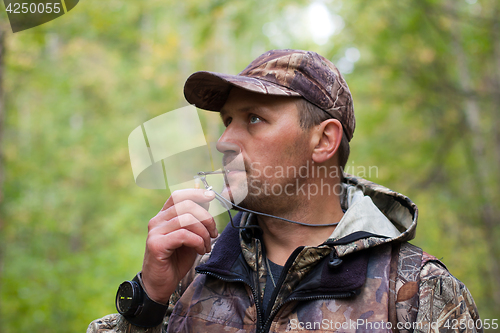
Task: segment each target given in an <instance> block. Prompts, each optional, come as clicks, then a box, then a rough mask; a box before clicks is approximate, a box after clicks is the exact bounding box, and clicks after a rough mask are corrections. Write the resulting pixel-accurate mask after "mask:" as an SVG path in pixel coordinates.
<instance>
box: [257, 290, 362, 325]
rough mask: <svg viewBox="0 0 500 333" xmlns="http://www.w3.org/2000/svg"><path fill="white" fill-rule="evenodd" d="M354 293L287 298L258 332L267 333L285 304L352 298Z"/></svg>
mask: <svg viewBox="0 0 500 333" xmlns="http://www.w3.org/2000/svg"><path fill="white" fill-rule="evenodd" d="M355 295H356V292H355V291H348V292H345V293H339V294H334V295H324V296H305V297H292V298H287V299H286V300H285V301H284V302H283V303H281V304H280V305H279V306H278V307H277V308H276V309H275V310H274V311H273V312H271V314H270V315H269V317H268V318H267V320H266V322H265V324H264V327H263V328H262V330H260V332H262V333H265V332H269V329H270V328H271V324H272V322H273V318H274V316H276V314H277V313H278V311H279V310H280V309H281V308H282V307H283V305H285V304H286V303H290V302H293V301H314V300H319V299H340V298H349V297H352V296H355Z"/></svg>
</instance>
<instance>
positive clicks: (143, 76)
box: [0, 0, 500, 333]
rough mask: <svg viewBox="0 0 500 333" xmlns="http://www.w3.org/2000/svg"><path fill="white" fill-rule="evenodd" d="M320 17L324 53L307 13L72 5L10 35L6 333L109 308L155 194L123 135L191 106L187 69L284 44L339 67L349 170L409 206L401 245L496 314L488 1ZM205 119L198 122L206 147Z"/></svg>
mask: <svg viewBox="0 0 500 333" xmlns="http://www.w3.org/2000/svg"><path fill="white" fill-rule="evenodd" d="M317 4H322V5H321V6H324V7H321V8H326V10H327V13H328V12H329V13H330V16H331V17H332V22H335V29H331V27H330V28H329V29H330V34H329V35H328V36H327V37H326V39H324V37H322V38H323V39H324V40H323V41H321V38H320V39H318V38H313V37H314V33H313V32H308V31H307V29H305V28H304V26H302V25H301V24H304V19H305V18H307V17H308V15H309V11H308V10H309V9H310V8H311V2H307V1H296V2H294V1H272V2H271V1H261V0H257V1H251V2H250V1H247V2H244V1H223V0H219V1H215V0H212V1H198V0H188V1H184V2H173V1H158V0H150V1H139V2H138V1H135V2H133V1H130V0H125V1H118V0H108V1H104V2H103V1H95V0H85V1H81V2H80V3H79V4H78V6H76V7H75V9H73V10H72V11H71V12H70V13H68V14H67V15H64V16H63V17H61V18H59V19H57V20H55V21H52V22H50V23H47V24H45V25H42V26H40V27H37V28H34V29H30V30H27V31H24V32H21V33H17V34H12V33H10V32H9V33H7V37H6V63H5V78H4V86H5V99H6V104H5V108H6V111H5V123H4V128H3V145H2V147H1V149H2V155H3V164H4V165H3V169H4V172H5V175H4V181H3V188H2V192H3V201H2V202H1V215H0V218H1V224H0V228H1V229H0V231H1V235H0V237H1V239H0V241H1V243H0V244H1V245H0V246H1V252H0V323H1V324H0V325H1V330H2V332H6V333H10V332H25V331H26V332H27V331H30V332H78V331H80V332H81V331H84V330H85V329H86V326H87V325H88V323H89V322H90V321H92V320H93V319H96V318H99V317H102V316H103V315H105V314H108V313H112V312H115V309H114V295H115V292H116V288H117V286H118V284H119V283H120V282H122V281H123V280H124V279H127V278H131V277H132V276H133V275H134V274H135V273H136V272H137V271H139V270H140V269H141V262H142V255H143V251H144V241H145V238H146V234H147V222H148V221H149V219H150V218H151V217H153V216H154V215H155V214H156V213H157V212H158V211H159V209H160V208H161V206H162V205H163V203H164V201H165V200H166V199H167V197H168V193H166V192H165V191H154V190H145V189H141V188H139V187H137V186H136V185H135V184H134V181H133V176H132V171H131V168H130V162H129V158H128V147H127V137H128V135H129V133H130V132H131V131H132V130H133V129H134V128H136V127H137V126H139V125H140V124H141V123H143V122H144V121H147V120H149V119H151V118H153V117H155V116H157V115H160V114H162V113H164V112H166V111H170V110H173V109H176V108H178V107H181V106H184V105H186V102H185V101H184V98H183V94H182V87H183V84H184V81H185V79H186V78H187V77H188V76H189V75H190V74H191V73H192V72H194V71H197V70H210V71H220V72H226V73H234V74H235V73H238V72H239V71H240V70H242V69H243V68H244V67H245V66H246V65H247V64H248V63H249V62H250V61H251V60H252V59H254V58H255V57H256V56H258V55H259V54H261V53H263V52H264V51H266V50H267V49H271V48H283V47H286V48H300V49H308V50H313V51H316V52H318V53H320V54H322V55H324V56H325V57H327V58H329V59H331V60H332V61H334V62H335V63H337V64H343V65H342V66H340V65H339V67H341V71H342V70H344V72H346V79H347V81H348V83H349V85H350V88H351V91H352V93H353V96H354V103H355V110H356V116H357V121H358V123H357V130H356V133H355V135H354V139H353V141H352V154H351V159H350V161H349V163H348V165H350V166H351V167H356V166H366V167H368V166H376V167H377V170H378V172H377V174H376V175H375V174H372V175H369V176H370V177H369V178H370V180H372V181H375V182H377V183H381V184H383V185H386V186H388V187H390V188H392V189H394V190H397V191H399V192H402V193H404V194H406V195H408V196H410V197H411V198H412V199H413V200H414V201H415V202H416V203H417V205H419V208H420V212H421V213H420V219H419V221H420V225H419V228H418V233H417V234H418V236H417V238H416V240H415V242H414V243H415V244H417V245H419V246H422V247H424V248H425V250H426V251H427V252H430V253H432V254H434V255H436V256H437V257H443V260H444V262H445V263H446V264H447V265H448V268H449V269H450V270H451V271H452V273H453V274H454V275H455V276H457V277H458V278H459V279H461V280H462V281H464V282H465V283H466V285H467V286H468V287H469V289H470V290H471V292H472V294H473V296H474V297H475V300H476V303H477V304H478V307H479V310H480V314H481V316H482V317H483V318H499V314H500V305H499V302H500V295H499V293H500V281H499V276H500V275H499V274H497V273H498V269H499V268H498V267H499V258H500V250H499V246H498V244H497V242H496V239H498V236H499V227H498V226H499V224H500V222H499V216H500V214H499V205H498V202H499V193H500V191H499V179H498V178H499V173H498V171H497V166H498V165H499V163H500V134H499V129H500V126H499V125H500V120H499V119H500V117H499V114H498V112H499V111H498V110H500V101H499V99H500V96H499V94H500V93H499V91H500V63H499V59H500V36H499V35H500V25H499V18H500V15H499V11H500V4H499V3H498V2H497V1H494V0H477V2H476V1H475V0H468V2H466V1H464V0H460V1H453V0H450V1H445V0H422V1H410V0H400V1H394V0H392V1H389V0H381V1H376V2H374V1H366V0H352V1H343V2H341V1H340V0H332V1H323V2H317V3H316V5H317ZM1 19H2V22H3V23H2V27H3V29H5V30H8V29H10V28H9V27H8V23H7V21H6V20H7V15H6V14H5V13H3V14H2V16H1ZM327 28H328V27H325V28H324V29H323V30H327ZM357 52H359V53H357ZM357 58H359V59H357ZM216 122H217V120H216V119H215V120H214V118H213V117H210V116H207V117H205V116H203V118H202V123H203V124H204V125H205V129H206V131H207V133H206V134H207V135H208V136H210V135H213V134H214V133H217V132H218V128H217V126H219V125H218V124H217V123H216ZM212 139H213V138H212ZM354 170H356V169H354ZM222 223H223V222H222Z"/></svg>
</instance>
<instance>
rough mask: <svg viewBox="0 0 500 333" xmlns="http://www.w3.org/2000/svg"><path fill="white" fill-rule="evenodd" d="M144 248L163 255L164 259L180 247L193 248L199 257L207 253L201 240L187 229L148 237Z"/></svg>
mask: <svg viewBox="0 0 500 333" xmlns="http://www.w3.org/2000/svg"><path fill="white" fill-rule="evenodd" d="M146 246H148V247H149V249H150V251H151V252H152V253H156V254H163V256H165V259H167V258H169V257H170V256H171V255H172V253H173V252H174V251H175V250H176V249H178V248H180V247H182V246H186V247H189V248H193V249H195V250H196V252H198V253H199V254H200V255H203V254H205V253H206V252H207V248H206V245H205V241H204V240H203V238H202V237H201V236H200V235H197V234H195V233H194V232H192V231H190V230H187V229H178V230H175V231H173V232H171V233H169V234H166V235H155V236H153V237H149V238H148V240H147V242H146ZM208 249H210V247H209V248H208Z"/></svg>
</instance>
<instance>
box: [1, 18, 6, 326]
mask: <svg viewBox="0 0 500 333" xmlns="http://www.w3.org/2000/svg"><path fill="white" fill-rule="evenodd" d="M5 31H6V30H5V25H4V26H0V281H1V280H2V276H3V268H4V262H3V259H4V251H5V242H4V241H3V239H2V238H3V230H4V219H3V212H2V209H1V208H2V206H3V197H4V194H3V181H4V179H5V175H4V170H5V169H4V165H3V164H4V163H3V162H4V156H3V124H4V119H5V117H4V113H5V108H4V106H5V103H4V95H3V77H4V59H5ZM1 289H2V285H1V283H0V291H1ZM1 314H2V303H1V302H0V323H1V322H2V318H1Z"/></svg>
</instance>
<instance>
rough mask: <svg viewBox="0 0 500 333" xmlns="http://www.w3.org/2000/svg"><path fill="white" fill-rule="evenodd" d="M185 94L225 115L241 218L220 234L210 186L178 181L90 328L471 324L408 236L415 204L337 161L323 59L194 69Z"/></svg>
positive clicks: (289, 56)
mask: <svg viewBox="0 0 500 333" xmlns="http://www.w3.org/2000/svg"><path fill="white" fill-rule="evenodd" d="M185 96H186V99H187V100H188V102H190V103H192V104H194V105H196V106H197V107H200V108H202V109H206V110H211V111H218V112H220V114H221V119H222V121H223V123H224V125H225V126H226V129H225V131H224V133H223V135H222V136H221V137H220V139H219V141H218V143H217V149H218V150H219V151H220V152H222V153H223V154H224V165H225V172H224V176H225V179H226V183H227V186H226V189H225V191H224V196H225V197H226V198H230V199H232V200H233V201H235V200H236V199H235V198H237V197H241V199H242V202H241V203H240V204H239V209H240V210H242V211H243V212H240V213H239V214H238V215H237V216H236V217H234V221H233V222H234V224H236V225H239V228H238V229H237V228H233V227H232V226H231V225H228V226H227V227H226V229H225V230H224V232H223V233H222V234H221V235H220V236H219V237H217V236H218V235H217V230H216V227H215V223H214V220H213V218H212V217H211V216H210V214H208V212H207V209H208V205H209V203H210V202H211V201H212V200H213V199H214V198H215V197H216V194H215V193H214V192H213V191H209V190H208V191H207V190H200V189H192V190H183V191H176V192H174V193H172V196H171V197H170V198H169V199H168V200H167V202H166V203H165V205H164V207H163V208H162V210H161V211H160V212H159V213H158V215H157V216H155V217H154V218H153V219H151V221H150V222H149V233H148V238H147V241H146V253H145V256H144V262H143V267H142V272H141V273H139V274H138V275H137V276H136V278H135V281H132V282H125V283H124V284H122V285H121V286H120V289H119V291H118V294H117V306H118V310H119V312H120V313H121V314H122V315H110V316H107V317H104V318H102V319H100V320H97V321H94V322H93V323H91V324H90V326H89V330H88V332H106V331H109V332H160V331H161V330H162V329H163V330H166V331H169V332H179V331H181V332H222V331H224V332H226V331H227V332H281V331H286V332H300V331H319V332H334V331H339V332H340V331H352V332H354V331H357V330H367V331H384V332H387V331H388V330H390V329H392V331H393V332H395V331H408V332H411V331H415V332H429V331H431V330H433V331H435V330H438V329H439V330H440V331H442V330H445V329H449V330H454V329H458V328H460V330H461V331H471V332H473V331H476V324H477V321H478V320H479V316H478V313H477V309H476V306H475V304H474V301H473V299H472V297H471V295H470V293H469V291H468V290H467V288H466V287H465V286H464V285H463V284H462V283H461V282H460V281H458V280H457V279H455V278H454V277H453V276H452V275H451V274H450V273H449V272H448V271H447V270H446V268H445V266H444V265H443V264H442V263H440V262H439V261H438V260H437V259H436V258H434V257H432V256H430V255H428V254H426V253H424V252H422V251H421V250H420V249H419V248H417V247H415V246H412V245H409V244H408V243H406V241H408V240H410V239H412V238H413V237H414V234H415V228H416V222H417V207H416V205H415V204H414V203H412V202H411V201H410V199H408V198H407V197H405V196H404V195H402V194H399V193H396V192H393V191H391V190H389V189H387V188H384V187H382V186H379V185H376V184H373V183H370V182H368V181H365V180H362V179H359V178H355V177H352V176H348V175H345V176H344V175H343V173H342V172H341V170H342V169H343V167H344V166H345V164H346V161H347V158H348V156H349V141H350V140H351V138H352V136H353V133H354V127H355V120H354V111H353V104H352V97H351V93H350V91H349V88H348V87H347V84H346V82H345V81H344V79H343V77H342V75H341V74H340V73H339V71H338V70H337V68H336V67H335V66H334V65H333V64H332V63H331V62H330V61H328V60H327V59H325V58H323V57H321V56H320V55H318V54H316V53H313V52H305V51H297V50H275V51H270V52H267V53H265V54H263V55H261V56H260V57H258V58H257V59H256V60H254V61H253V62H252V63H251V64H250V65H249V66H248V67H247V68H246V69H245V70H243V72H241V73H240V74H238V75H236V76H233V75H225V74H220V73H210V72H197V73H194V74H193V75H192V76H191V77H190V78H189V79H188V80H187V82H186V85H185ZM238 158H241V160H242V164H241V165H240V166H236V167H235V166H233V165H234V161H236V160H237V159H238ZM219 200H223V199H219ZM237 201H240V200H237ZM237 208H238V207H237ZM250 211H251V212H252V213H249V212H250ZM214 238H216V241H213V239H214ZM200 263H201V264H200ZM195 266H197V267H196V271H194V270H193V267H195ZM141 295H142V296H141ZM167 304H168V311H167Z"/></svg>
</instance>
